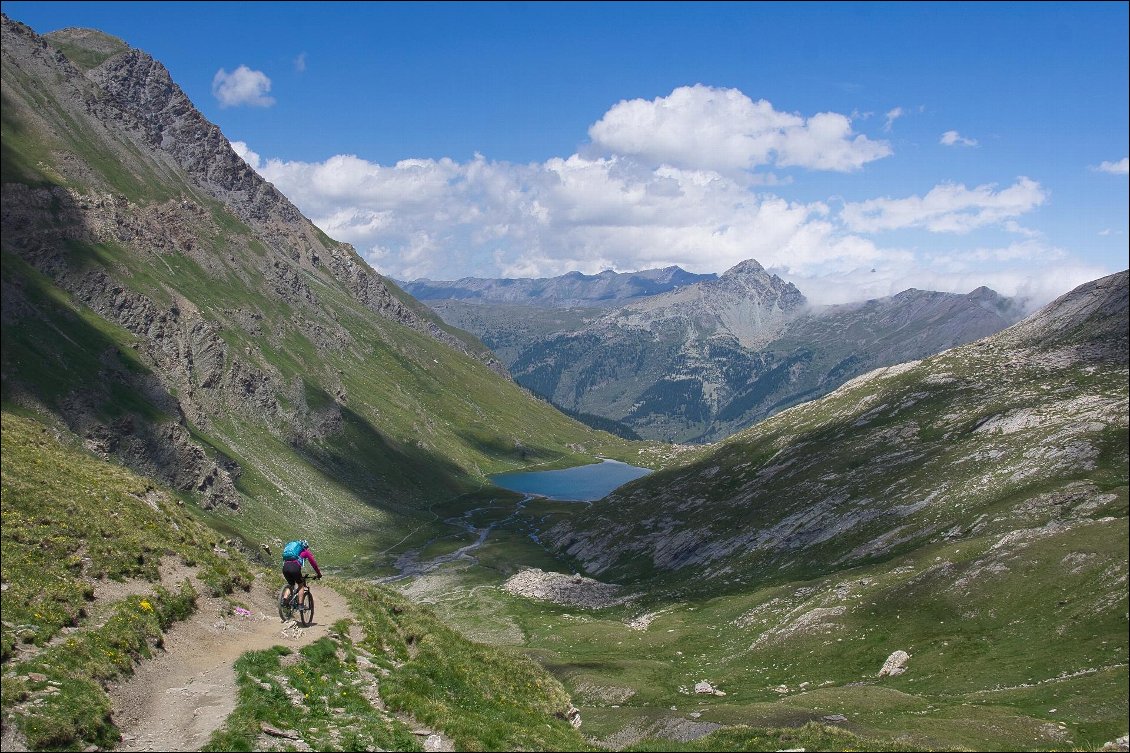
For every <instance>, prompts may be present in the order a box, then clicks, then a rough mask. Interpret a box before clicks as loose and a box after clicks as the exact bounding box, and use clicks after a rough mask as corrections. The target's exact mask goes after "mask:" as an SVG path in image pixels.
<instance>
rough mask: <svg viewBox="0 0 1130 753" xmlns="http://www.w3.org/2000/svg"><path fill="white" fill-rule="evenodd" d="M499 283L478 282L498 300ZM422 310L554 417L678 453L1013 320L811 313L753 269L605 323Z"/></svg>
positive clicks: (507, 309) (948, 311)
mask: <svg viewBox="0 0 1130 753" xmlns="http://www.w3.org/2000/svg"><path fill="white" fill-rule="evenodd" d="M655 271H656V272H658V271H660V270H655ZM641 274H642V273H641ZM555 279H557V280H563V279H564V278H555ZM506 282H512V281H502V280H495V281H477V283H478V284H479V285H480V286H485V285H487V283H494V284H495V285H497V286H498V287H499V289H501V290H509V289H510V286H506V285H502V283H506ZM430 285H431V286H432V287H423V288H422V289H423V291H424V294H426V295H440V294H441V293H442V291H443V288H442V286H441V284H439V283H430ZM450 285H451V286H452V288H451V289H452V290H455V291H459V290H465V289H466V288H463V287H461V286H460V283H450ZM486 289H487V290H494V289H495V288H493V287H488V288H486ZM453 295H455V293H453ZM473 300H480V299H473ZM582 303H586V304H587V305H588V306H592V305H594V303H597V302H594V301H582ZM432 305H433V306H434V307H435V309H436V310H437V311H438V312H439V313H440V314H441V315H442V316H444V317H445V318H446V319H447V321H449V322H450V323H452V324H454V325H456V326H459V327H463V328H465V329H467V330H469V331H472V332H475V333H476V334H478V335H479V336H480V337H481V338H482V339H483V341H484V342H485V343H487V344H488V345H490V346H491V347H492V348H494V349H495V351H496V352H497V353H498V354H499V356H500V357H501V358H503V360H505V361H506V363H507V364H508V365H509V366H510V369H511V371H512V372H513V373H514V375H515V378H516V379H517V380H518V382H519V383H521V384H522V385H524V386H526V387H528V388H529V389H530V390H532V391H534V392H536V393H538V394H541V395H544V396H546V397H548V398H549V399H550V400H551V401H553V402H554V403H555V404H557V405H559V406H561V407H562V408H564V409H566V410H569V411H574V412H578V413H582V414H588V415H594V416H600V417H602V418H605V419H610V420H613V421H617V422H620V423H622V424H624V425H626V426H628V427H630V428H631V429H632V430H633V431H635V432H636V433H637V434H639V435H641V436H644V437H648V438H652V439H666V440H671V441H679V442H700V441H713V440H717V439H720V438H722V437H725V436H728V435H729V434H732V433H734V432H736V431H738V430H740V429H743V428H745V427H747V426H750V425H752V424H753V423H755V422H756V421H758V420H760V419H762V418H765V417H767V416H769V415H772V414H773V413H776V412H779V411H780V410H783V409H785V408H787V407H789V406H791V405H793V404H796V403H798V402H802V401H804V400H809V399H812V398H815V397H819V396H820V395H823V394H826V393H828V392H831V391H832V390H834V389H835V388H836V387H838V386H840V385H841V384H843V383H844V382H846V381H848V380H849V379H851V378H853V377H855V376H858V375H860V374H863V373H866V372H868V371H870V370H872V369H874V368H877V367H881V366H886V365H892V364H896V363H902V362H905V361H908V360H913V359H917V358H923V357H926V356H929V355H932V354H934V353H938V352H940V351H943V350H945V349H947V348H950V347H953V346H955V345H960V344H963V343H967V342H970V341H972V340H976V339H977V338H980V337H985V336H987V335H990V334H993V333H995V332H998V331H999V330H1001V329H1003V328H1004V327H1007V326H1008V325H1009V324H1012V323H1014V322H1015V321H1016V320H1017V319H1018V318H1019V315H1020V312H1019V309H1018V307H1017V306H1015V305H1014V304H1013V303H1012V302H1011V301H1009V300H1008V299H1005V298H1003V297H1001V296H1000V295H998V294H996V293H994V292H993V291H991V290H989V289H987V288H978V289H977V290H974V291H973V292H971V293H969V294H968V295H956V294H952V293H937V292H931V291H922V290H907V291H904V292H902V293H900V294H898V295H896V296H891V297H889V298H883V299H877V300H872V301H866V302H862V303H858V304H852V305H842V306H826V307H818V308H816V307H809V306H807V305H806V303H805V299H804V296H803V295H802V294H801V293H800V291H799V290H797V289H796V287H795V286H793V285H790V284H786V283H785V282H783V281H782V280H780V279H779V278H778V277H776V276H775V275H771V274H769V273H768V272H767V271H766V270H765V269H764V268H762V267H761V265H760V264H758V263H757V262H756V261H754V260H748V261H745V262H742V263H741V264H738V265H737V266H735V267H734V268H733V269H730V270H728V271H727V272H726V273H724V274H723V275H722V276H721V277H718V278H716V279H700V280H698V281H696V282H694V283H691V284H683V285H680V286H679V287H678V288H674V289H670V290H667V291H665V292H663V293H659V294H654V295H649V296H646V297H639V298H636V299H633V300H630V301H628V302H626V303H624V304H622V305H621V306H620V308H615V309H611V310H605V311H603V313H602V311H601V309H594V308H583V309H568V310H566V309H565V308H558V309H555V310H551V311H547V312H545V313H538V314H537V315H531V314H529V313H526V312H527V311H528V310H529V307H525V306H502V305H489V303H483V304H474V305H469V304H465V303H458V302H454V301H452V300H440V301H433V303H432Z"/></svg>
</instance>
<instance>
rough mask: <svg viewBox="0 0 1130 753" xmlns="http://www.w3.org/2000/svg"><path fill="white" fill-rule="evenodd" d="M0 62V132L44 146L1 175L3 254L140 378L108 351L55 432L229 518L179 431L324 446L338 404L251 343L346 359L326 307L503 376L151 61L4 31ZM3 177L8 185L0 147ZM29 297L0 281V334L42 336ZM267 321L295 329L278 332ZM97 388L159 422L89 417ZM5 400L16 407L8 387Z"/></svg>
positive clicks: (218, 469)
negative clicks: (87, 317)
mask: <svg viewBox="0 0 1130 753" xmlns="http://www.w3.org/2000/svg"><path fill="white" fill-rule="evenodd" d="M53 45H58V48H57V47H55V46H53ZM60 49H62V50H64V51H67V52H68V54H71V55H77V56H78V57H77V58H76V59H81V60H82V61H83V67H81V68H80V67H79V66H78V65H77V64H76V63H75V62H74V61H73V60H72V59H70V58H68V56H67V55H65V54H64V53H63V52H61V51H60ZM2 54H3V60H4V71H5V73H4V96H5V104H4V107H5V118H8V117H9V113H11V117H12V119H13V122H19V123H20V124H21V126H22V127H24V128H26V130H27V131H29V132H34V133H36V134H37V138H39V139H40V140H41V141H42V142H43V143H45V144H51V145H53V149H52V151H50V152H47V153H44V154H43V155H42V157H43V158H42V159H40V160H39V161H38V162H36V163H34V164H32V163H31V162H30V161H23V160H22V157H23V156H24V155H23V153H22V152H20V153H17V152H12V155H13V157H12V160H11V164H12V168H13V172H14V173H15V172H16V171H19V172H23V173H27V177H26V179H24V180H20V181H11V182H5V183H4V185H3V189H2V191H3V195H2V199H3V202H2V210H0V212H2V222H3V225H2V227H3V243H4V249H5V251H6V252H8V253H12V254H14V255H15V256H17V257H18V258H20V259H22V260H23V261H24V262H26V263H27V264H28V265H30V267H31V268H33V269H34V270H36V271H37V272H38V273H41V274H42V275H44V276H45V277H46V278H47V279H48V280H49V281H50V283H51V284H53V285H56V286H58V287H59V288H61V289H62V290H64V291H66V292H67V293H68V294H69V295H70V296H72V298H73V300H74V301H75V302H77V303H78V304H80V305H81V306H85V307H87V308H89V309H90V310H91V311H92V312H94V313H95V314H97V315H98V316H100V317H103V318H104V319H105V320H106V321H108V322H111V323H113V324H114V325H116V326H118V327H121V328H122V329H123V330H125V331H126V332H128V333H129V334H130V335H131V336H133V338H134V341H133V345H132V347H133V349H134V351H135V352H136V354H137V357H138V358H139V359H140V361H141V362H142V363H143V364H145V366H146V367H148V368H149V369H150V372H151V373H150V374H149V375H146V376H144V377H142V376H140V375H137V374H134V373H131V372H130V369H128V368H126V367H125V366H124V365H123V363H122V362H121V359H118V358H116V357H114V353H113V349H112V348H108V349H107V351H106V353H105V355H104V356H103V357H102V359H101V361H102V367H101V368H102V374H101V376H100V377H99V378H98V379H97V380H94V381H93V382H92V383H91V384H90V385H89V386H88V388H86V389H85V390H80V391H78V392H76V393H75V394H72V395H70V396H68V397H67V398H66V405H67V410H66V411H63V415H62V416H61V417H62V418H63V420H65V421H66V422H67V423H69V424H70V425H71V426H72V428H74V429H75V430H76V431H78V432H79V433H80V434H81V435H82V436H84V437H85V438H86V439H87V442H88V445H89V446H90V447H91V448H92V449H96V450H98V451H99V452H103V453H107V454H114V455H116V456H117V457H118V458H119V459H121V460H122V461H124V462H126V463H127V464H128V465H130V466H131V467H132V468H134V469H136V470H138V471H140V472H142V473H146V474H151V475H152V476H153V477H154V478H157V479H159V480H161V481H162V482H165V483H169V484H170V485H172V486H174V487H175V488H177V489H181V490H184V491H194V492H198V493H199V494H200V499H201V500H202V503H203V504H205V505H206V506H210V505H214V504H223V505H228V506H233V507H234V506H236V505H237V504H238V494H237V493H236V490H235V487H234V480H235V479H237V478H238V477H239V475H240V469H239V467H238V465H236V464H235V463H234V462H233V461H231V460H230V459H229V458H226V457H224V456H223V455H222V453H220V452H219V451H218V450H215V449H207V450H206V449H204V448H203V447H201V446H199V445H198V444H197V443H196V440H194V439H193V438H192V435H191V431H190V429H189V427H190V426H191V427H197V428H207V427H208V426H209V425H211V424H212V423H213V422H214V421H215V420H216V419H217V418H224V417H227V416H231V415H239V416H246V417H253V418H254V420H256V421H258V422H260V423H261V424H265V425H267V426H270V427H272V431H273V432H274V433H276V434H277V435H279V436H283V437H287V438H288V439H289V441H291V442H292V443H295V444H303V443H307V442H310V441H312V440H315V439H317V438H319V437H323V436H326V435H327V434H330V433H333V432H335V431H336V430H337V429H338V428H339V426H340V423H341V420H342V406H343V404H344V402H345V401H346V399H347V395H346V392H345V390H344V387H343V386H342V385H341V384H340V381H339V382H338V383H337V384H336V385H334V384H330V385H329V387H330V389H331V394H330V395H329V397H330V398H331V399H330V400H322V401H320V404H319V405H318V406H317V407H316V408H312V407H311V406H310V405H309V404H308V401H307V394H308V387H307V386H306V385H305V384H304V383H303V380H302V379H301V378H295V377H293V376H286V375H284V374H283V373H282V372H281V371H280V370H279V369H278V367H277V366H275V365H272V363H271V362H270V361H269V360H268V359H266V358H264V357H263V354H262V352H261V351H260V348H259V345H258V343H261V342H263V341H268V342H269V346H270V347H273V348H275V349H276V350H278V349H283V348H285V347H286V346H285V345H284V343H285V342H287V341H288V338H289V340H290V341H293V340H294V339H295V338H299V339H300V340H301V341H305V342H309V343H311V344H312V347H314V348H315V349H317V350H319V351H322V352H326V353H329V352H339V353H340V352H344V351H348V350H353V351H363V350H364V348H365V347H367V346H365V345H363V344H361V343H359V342H358V341H357V340H356V338H355V337H354V335H353V334H352V333H351V332H350V330H349V328H348V327H347V326H346V324H345V323H344V322H342V321H340V320H339V317H338V316H336V315H335V314H329V313H327V311H328V306H327V303H328V300H327V296H328V297H335V298H337V299H339V300H344V301H347V303H346V304H345V305H346V306H358V307H361V308H363V309H366V310H368V311H369V312H373V313H375V314H377V315H379V316H380V317H383V318H385V319H387V320H389V321H392V322H396V323H397V324H399V325H403V326H406V327H409V328H411V329H414V330H417V331H419V332H423V333H426V334H428V335H429V336H431V337H434V338H436V339H438V340H440V341H441V342H443V343H445V344H447V345H449V346H452V347H455V348H457V349H459V350H461V351H463V352H464V353H467V354H470V355H473V356H474V357H480V358H481V359H482V360H483V361H485V362H486V363H487V364H488V365H489V366H490V367H491V368H492V369H494V370H495V371H497V372H499V373H501V374H505V373H506V371H505V368H504V367H503V366H502V365H501V364H500V363H499V362H498V361H497V359H495V358H494V356H493V355H492V354H490V353H489V352H488V351H486V350H485V349H483V348H481V346H479V347H476V346H475V345H474V343H473V342H472V341H471V340H470V339H468V340H466V341H465V340H462V339H460V338H458V337H456V336H454V335H453V334H451V333H449V332H448V331H446V330H445V329H444V328H443V327H442V326H441V323H440V322H439V321H438V320H437V319H436V318H435V317H434V316H433V315H431V314H430V313H429V312H427V310H426V309H425V308H424V307H423V306H420V305H419V304H417V303H415V302H414V301H412V300H411V299H410V298H409V297H408V296H405V295H404V294H403V293H400V292H399V291H398V290H396V289H395V287H394V286H390V285H388V284H386V283H385V281H384V280H383V279H382V278H381V277H380V275H378V274H377V273H376V272H374V271H373V270H372V269H371V268H370V267H369V266H368V265H366V264H365V262H364V261H363V260H362V259H361V258H360V257H359V256H358V255H357V254H356V252H355V251H354V250H353V249H352V248H351V247H350V246H348V244H343V243H337V242H334V241H332V240H330V239H329V238H327V237H326V236H325V235H324V234H323V233H321V231H319V230H318V229H317V228H315V227H314V226H313V225H312V224H311V223H310V222H309V221H308V220H306V219H305V218H304V217H303V216H302V215H301V213H299V211H298V210H297V209H296V208H295V207H294V205H293V204H291V202H290V201H289V200H287V199H286V198H285V197H284V196H283V195H282V194H281V193H279V192H278V191H277V190H276V189H275V188H274V186H272V185H271V184H269V183H267V182H266V181H264V180H263V179H262V178H261V177H259V176H258V174H256V173H255V172H254V171H253V170H252V169H251V168H250V167H249V166H248V165H247V164H246V163H245V162H244V161H243V160H242V159H241V158H240V157H239V156H238V155H237V154H236V153H235V152H234V151H233V150H232V149H231V146H230V145H229V143H228V141H227V139H226V138H225V137H224V136H223V134H222V133H221V132H220V130H219V128H218V127H217V126H215V125H214V124H212V123H209V122H208V121H207V120H206V119H205V118H204V117H203V116H202V115H201V114H200V113H199V112H198V111H197V110H196V109H195V107H194V106H193V105H192V103H191V102H190V101H189V100H188V98H187V97H186V96H185V94H184V92H183V91H181V89H180V88H179V87H178V86H177V85H176V84H175V83H174V82H173V81H172V79H171V78H170V76H169V73H168V71H167V70H166V69H165V68H164V66H162V65H161V64H160V63H158V62H157V61H155V60H154V59H153V58H152V57H150V56H149V55H147V54H145V53H143V52H141V51H138V50H133V49H129V48H128V46H127V45H125V44H124V43H122V42H121V40H116V39H114V38H112V37H108V36H107V35H104V34H101V33H100V32H93V31H90V30H75V29H70V30H66V31H65V32H58V33H56V34H54V35H52V36H51V37H50V38H41V37H39V36H37V35H36V34H35V33H34V32H32V31H31V30H30V29H29V28H28V27H26V26H24V25H22V24H19V23H16V22H12V21H11V20H10V19H8V18H7V17H6V16H5V17H4V18H3V52H2ZM44 102H48V103H50V105H49V106H43V105H42V103H44ZM34 103H40V104H38V105H37V104H34ZM63 113H65V114H63ZM6 129H7V126H6ZM14 132H15V131H13V133H14ZM7 133H8V131H7V130H6V136H5V139H7V138H8V135H7ZM5 162H6V171H7V169H8V163H9V149H8V142H7V141H6V142H5ZM125 191H133V192H135V193H134V194H133V195H132V196H131V195H127V194H126V193H124V192H125ZM116 254H123V255H136V256H137V257H138V258H143V259H148V260H151V261H152V262H153V263H159V264H163V265H164V266H165V267H166V268H167V269H168V271H169V273H170V276H171V277H178V276H179V277H180V278H181V279H180V281H179V282H178V283H177V284H178V286H179V284H181V283H182V282H183V283H188V284H189V285H197V286H198V290H197V291H196V293H188V294H184V293H182V292H181V291H180V290H178V289H175V288H173V287H170V286H168V285H166V286H164V287H163V289H161V290H159V291H156V292H155V291H154V290H153V289H152V287H146V286H142V285H136V284H134V282H133V281H131V275H132V274H134V273H133V272H132V271H131V268H130V266H129V265H128V264H126V263H124V261H125V260H124V257H122V256H117V257H116V256H115V255H116ZM169 259H173V262H170V261H169ZM180 260H186V261H183V262H182V261H180ZM171 263H176V264H178V265H181V266H179V267H178V268H176V269H174V268H173V267H172V266H171ZM201 280H204V281H205V282H204V283H203V284H202V285H201ZM209 287H217V288H220V289H225V290H227V291H230V293H228V295H230V296H231V298H229V300H232V301H236V300H237V299H239V300H242V302H241V303H237V305H235V306H233V305H231V304H227V305H226V306H224V305H222V304H221V306H219V307H218V306H217V305H216V303H215V301H214V300H205V301H202V300H200V298H201V297H203V298H204V299H208V298H209V295H210V293H209ZM27 288H28V283H27V282H25V281H24V280H23V279H22V278H20V277H17V276H9V275H7V274H6V275H5V282H4V291H3V293H4V296H3V297H4V308H3V317H4V319H3V321H4V326H5V327H6V328H7V327H9V326H19V325H20V324H21V323H26V322H29V321H33V320H44V321H45V320H46V318H45V317H47V314H46V312H45V311H43V310H42V306H43V304H42V303H39V302H37V301H39V300H40V298H41V296H40V294H39V293H37V292H36V291H33V290H29V289H27ZM279 310H288V311H290V312H293V313H292V314H291V315H290V316H289V318H288V319H287V320H286V321H280V320H279V318H278V313H277V312H278V311H279ZM102 377H105V379H104V378H102ZM113 383H116V384H126V385H130V387H129V388H130V389H135V390H137V391H138V393H139V394H141V395H143V396H144V398H145V401H146V402H147V403H149V404H150V405H152V406H154V407H155V408H157V409H158V410H159V411H160V413H161V414H162V415H161V417H160V418H158V419H157V421H156V422H155V423H154V422H153V421H152V420H150V418H146V419H142V418H141V417H140V416H138V415H134V416H133V417H130V416H125V417H118V418H115V419H112V420H107V419H106V417H105V416H104V415H101V408H100V406H101V405H103V404H104V403H105V401H106V399H107V393H106V390H107V389H108V388H107V385H109V384H113ZM12 389H14V390H15V393H14V394H16V395H18V394H19V388H18V386H13V387H12ZM21 399H23V398H21Z"/></svg>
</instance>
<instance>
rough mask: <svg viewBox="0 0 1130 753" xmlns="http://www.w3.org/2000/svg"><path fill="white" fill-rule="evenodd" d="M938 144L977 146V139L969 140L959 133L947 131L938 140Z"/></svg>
mask: <svg viewBox="0 0 1130 753" xmlns="http://www.w3.org/2000/svg"><path fill="white" fill-rule="evenodd" d="M938 143H939V144H944V145H946V146H977V139H967V138H965V137H964V136H962V135H961V134H960V133H958V132H957V131H946V132H945V133H943V134H942V137H941V138H940V139H938Z"/></svg>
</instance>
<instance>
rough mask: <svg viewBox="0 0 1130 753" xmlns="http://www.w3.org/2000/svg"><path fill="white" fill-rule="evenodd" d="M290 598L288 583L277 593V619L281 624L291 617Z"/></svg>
mask: <svg viewBox="0 0 1130 753" xmlns="http://www.w3.org/2000/svg"><path fill="white" fill-rule="evenodd" d="M291 596H292V594H291V591H290V584H289V583H288V584H287V585H285V586H283V587H282V590H281V591H279V619H281V620H282V621H283V622H286V621H287V620H289V619H290V618H291V617H292V616H293V610H292V609H291V606H290V598H291Z"/></svg>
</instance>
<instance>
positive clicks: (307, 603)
mask: <svg viewBox="0 0 1130 753" xmlns="http://www.w3.org/2000/svg"><path fill="white" fill-rule="evenodd" d="M313 622H314V594H312V593H310V588H309V587H307V588H306V593H304V594H302V603H300V604H299V605H298V624H300V625H302V627H309V626H310V624H311V623H313Z"/></svg>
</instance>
